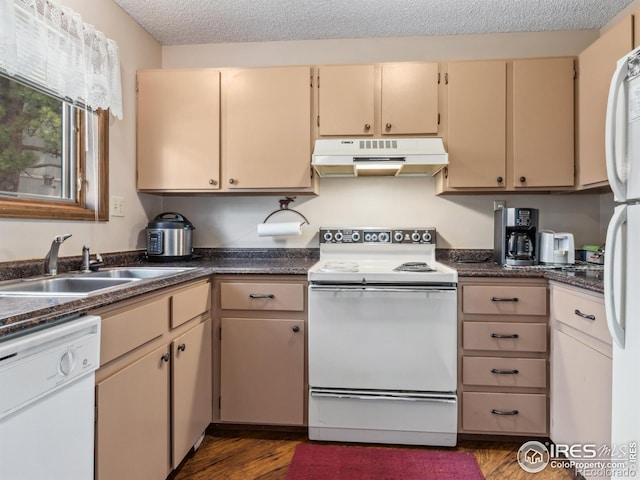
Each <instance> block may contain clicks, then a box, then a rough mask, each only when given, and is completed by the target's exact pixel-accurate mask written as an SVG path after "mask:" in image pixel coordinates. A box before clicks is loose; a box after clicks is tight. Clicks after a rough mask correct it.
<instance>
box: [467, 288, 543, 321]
mask: <svg viewBox="0 0 640 480" xmlns="http://www.w3.org/2000/svg"><path fill="white" fill-rule="evenodd" d="M462 311H463V312H464V313H468V314H470V313H476V314H489V315H546V314H547V287H545V286H540V287H533V286H526V287H523V286H517V287H510V286H505V285H465V286H464V287H463V290H462Z"/></svg>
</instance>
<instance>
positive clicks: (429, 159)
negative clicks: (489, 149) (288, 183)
mask: <svg viewBox="0 0 640 480" xmlns="http://www.w3.org/2000/svg"><path fill="white" fill-rule="evenodd" d="M448 163H449V158H448V155H447V152H446V151H445V150H444V145H443V143H442V138H440V137H422V138H382V139H376V138H349V139H345V138H332V139H326V138H323V139H319V140H316V143H315V148H314V150H313V158H312V160H311V165H313V168H314V169H315V170H316V172H317V173H318V175H319V176H321V177H363V176H425V175H435V174H436V173H437V172H438V171H439V170H440V169H442V168H443V167H445V166H446V165H447V164H448Z"/></svg>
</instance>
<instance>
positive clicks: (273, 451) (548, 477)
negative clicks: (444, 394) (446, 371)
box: [170, 430, 574, 480]
mask: <svg viewBox="0 0 640 480" xmlns="http://www.w3.org/2000/svg"><path fill="white" fill-rule="evenodd" d="M523 442H524V440H523ZM300 443H314V442H311V441H310V440H309V439H308V438H307V436H306V433H297V432H296V433H285V432H268V431H234V430H210V431H209V432H208V433H207V436H206V437H205V439H204V441H203V442H202V445H200V448H199V449H198V450H197V451H196V452H195V453H191V454H190V455H189V456H188V457H187V459H186V460H185V461H184V462H183V464H182V465H181V466H180V468H179V469H178V470H177V471H175V472H174V473H173V474H172V476H171V477H170V478H171V480H187V479H188V480H257V479H259V480H283V479H284V478H285V477H286V475H287V469H288V467H289V462H290V461H291V457H292V456H293V451H294V450H295V447H296V445H298V444H300ZM521 444H522V442H492V441H477V440H473V441H471V440H463V441H460V442H459V443H458V446H457V447H455V448H454V449H453V450H455V451H461V452H472V453H474V454H475V456H476V459H477V460H478V464H479V465H480V469H481V470H482V473H483V474H484V476H485V478H486V479H487V480H525V479H535V480H571V479H573V478H574V477H573V475H572V474H571V473H570V472H569V471H565V470H558V469H552V468H550V467H547V468H546V469H545V470H543V471H542V472H540V473H537V474H530V473H526V472H525V471H524V470H522V469H521V468H520V466H519V465H518V463H517V461H516V452H517V451H518V448H520V445H521ZM366 446H373V445H366ZM381 448H385V447H381ZM401 448H435V447H415V446H412V447H401ZM399 480H400V479H399Z"/></svg>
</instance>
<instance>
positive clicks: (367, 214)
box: [164, 177, 600, 248]
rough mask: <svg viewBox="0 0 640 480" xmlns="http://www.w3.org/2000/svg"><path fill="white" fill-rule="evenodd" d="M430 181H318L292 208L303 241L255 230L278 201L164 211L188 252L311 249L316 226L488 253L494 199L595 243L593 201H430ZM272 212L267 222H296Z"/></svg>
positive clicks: (203, 201) (177, 201)
mask: <svg viewBox="0 0 640 480" xmlns="http://www.w3.org/2000/svg"><path fill="white" fill-rule="evenodd" d="M434 183H435V182H434V180H433V179H432V178H420V177H412V178H393V177H389V178H386V177H385V178H381V177H378V178H376V177H367V178H358V179H342V178H337V179H336V178H334V179H322V181H321V192H320V195H318V196H317V197H309V196H298V197H297V198H296V200H295V202H294V203H292V204H290V208H293V209H295V210H298V211H299V212H300V213H302V214H303V215H304V216H305V217H307V219H308V220H309V222H310V223H311V225H310V226H307V225H304V226H303V229H302V231H303V234H302V235H301V236H289V237H258V235H257V225H258V224H259V223H262V222H263V220H264V219H265V217H266V216H267V215H268V214H269V213H271V212H272V211H273V210H276V209H277V208H278V198H279V197H203V198H196V199H194V198H189V197H171V198H167V199H165V202H164V208H165V209H166V210H169V211H178V212H180V213H183V214H184V215H186V216H187V217H188V218H189V220H191V221H192V222H193V223H194V225H195V226H196V230H195V232H194V246H196V247H235V248H282V247H288V248H300V247H317V246H318V238H317V231H318V228H319V227H348V226H373V227H375V226H385V227H386V226H390V227H402V226H405V227H421V226H425V227H426V226H435V227H436V228H437V230H438V246H439V247H441V248H493V200H494V199H495V200H506V202H507V206H508V207H533V208H538V209H540V228H543V229H551V230H554V231H558V232H560V231H570V232H573V233H574V234H575V236H576V245H582V244H584V243H594V242H596V243H597V242H598V241H599V237H600V203H599V196H598V195H502V194H500V195H455V196H454V195H449V196H444V197H443V196H436V195H435V194H434ZM298 219H299V217H297V216H296V215H295V214H293V213H278V214H276V215H274V216H273V217H272V218H271V219H269V222H288V221H297V220H298Z"/></svg>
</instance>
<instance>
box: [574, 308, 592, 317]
mask: <svg viewBox="0 0 640 480" xmlns="http://www.w3.org/2000/svg"><path fill="white" fill-rule="evenodd" d="M573 313H575V314H576V315H578V316H579V317H582V318H586V319H587V320H595V319H596V316H595V315H590V314H588V313H582V312H581V311H580V310H578V309H577V308H576V309H575V311H574V312H573Z"/></svg>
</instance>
